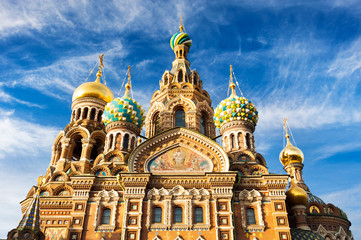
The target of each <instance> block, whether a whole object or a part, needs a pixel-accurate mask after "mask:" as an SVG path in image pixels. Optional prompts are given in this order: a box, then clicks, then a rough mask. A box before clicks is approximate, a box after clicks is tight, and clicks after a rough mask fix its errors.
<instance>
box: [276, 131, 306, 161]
mask: <svg viewBox="0 0 361 240" xmlns="http://www.w3.org/2000/svg"><path fill="white" fill-rule="evenodd" d="M286 138H287V145H286V147H285V148H284V149H283V150H282V151H281V153H280V161H281V163H282V165H283V166H285V165H288V164H290V163H303V159H304V157H303V152H302V151H301V149H299V148H298V147H295V146H293V145H292V143H291V142H290V136H289V135H288V134H287V135H286Z"/></svg>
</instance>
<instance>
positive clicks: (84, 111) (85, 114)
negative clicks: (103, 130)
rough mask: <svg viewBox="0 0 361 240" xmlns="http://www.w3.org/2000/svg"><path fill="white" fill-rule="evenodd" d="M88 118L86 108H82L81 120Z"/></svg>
mask: <svg viewBox="0 0 361 240" xmlns="http://www.w3.org/2000/svg"><path fill="white" fill-rule="evenodd" d="M87 117H88V108H84V110H83V119H86V118H87Z"/></svg>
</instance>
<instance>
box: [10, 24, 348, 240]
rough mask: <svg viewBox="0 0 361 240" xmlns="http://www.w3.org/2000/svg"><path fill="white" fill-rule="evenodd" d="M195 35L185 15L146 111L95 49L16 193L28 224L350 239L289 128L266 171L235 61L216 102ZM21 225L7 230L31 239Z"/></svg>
mask: <svg viewBox="0 0 361 240" xmlns="http://www.w3.org/2000/svg"><path fill="white" fill-rule="evenodd" d="M191 45H192V41H191V39H190V37H189V36H188V34H186V33H185V32H184V29H183V26H182V25H181V26H180V31H179V32H178V33H176V34H174V35H173V37H172V38H171V48H172V49H173V51H174V54H175V60H174V61H173V63H172V69H171V70H170V71H168V70H167V71H165V72H164V74H163V75H162V77H161V80H160V81H159V90H157V91H156V92H155V93H154V94H153V96H152V98H151V106H150V108H149V109H148V111H147V112H145V111H144V110H143V109H142V107H141V106H140V105H139V103H138V102H136V101H135V100H134V99H133V98H132V97H131V93H130V89H131V80H132V79H131V71H130V68H129V74H128V83H127V84H126V86H125V87H126V92H125V94H124V96H123V97H122V98H114V96H113V93H112V91H111V90H110V89H109V88H108V87H107V86H105V85H104V84H102V83H101V82H100V79H101V75H102V67H103V66H102V57H103V56H101V58H100V60H101V61H100V66H99V71H98V74H97V79H96V80H95V82H88V83H84V84H82V85H81V86H79V87H78V88H77V89H76V90H75V92H74V94H73V102H72V105H71V108H72V114H71V117H70V123H69V124H68V125H67V126H66V127H65V129H64V130H63V131H61V132H60V133H59V134H58V135H57V137H56V139H55V141H54V144H53V147H52V158H51V161H50V166H49V167H48V169H47V171H46V174H45V175H44V180H43V181H42V183H41V184H39V186H38V187H33V188H32V189H31V190H30V192H29V194H28V195H27V197H26V199H25V200H23V201H22V202H21V208H22V211H23V212H24V213H26V212H28V211H27V210H28V209H33V208H34V202H36V201H34V199H37V202H38V208H40V209H38V211H39V217H37V218H34V221H38V223H39V224H38V225H36V224H34V226H38V227H32V229H35V228H37V229H38V230H41V232H42V233H44V235H45V239H74V240H80V239H87V240H88V239H89V240H92V239H94V240H99V239H124V240H126V239H127V240H128V239H129V240H133V239H134V240H135V239H137V240H143V239H150V240H168V239H169V240H180V239H184V240H202V239H203V240H215V239H220V240H231V239H240V240H243V239H253V240H256V239H270V240H271V239H277V240H289V239H329V240H330V239H339V240H341V239H342V240H351V239H353V237H352V233H351V232H350V230H349V227H350V225H351V223H350V222H349V221H348V220H347V216H346V214H345V213H344V212H343V211H342V210H341V209H339V208H337V207H335V206H333V205H332V204H325V203H324V202H323V201H322V200H321V199H320V198H318V197H316V196H315V195H313V194H312V193H311V192H310V190H309V189H308V187H307V185H306V183H305V182H304V180H303V178H302V168H303V153H302V151H301V150H300V149H298V148H296V147H294V146H293V145H292V144H291V143H290V141H289V137H288V135H287V136H286V137H287V141H288V144H287V146H286V147H285V149H284V150H283V151H282V152H281V154H280V160H281V162H282V164H283V165H284V169H285V174H274V173H270V172H269V171H268V168H267V162H266V160H265V159H264V158H263V156H262V155H261V154H260V153H258V152H257V151H256V147H255V146H256V144H255V139H254V135H253V133H254V131H255V128H256V125H257V121H258V111H257V108H256V106H255V105H254V104H253V103H252V102H251V101H250V100H249V99H246V98H244V97H243V96H242V97H239V96H237V94H236V91H235V87H236V86H235V84H234V83H233V75H232V70H231V74H230V86H229V87H230V89H231V91H232V92H231V95H230V96H229V97H228V98H227V99H225V100H223V101H222V102H221V103H220V104H219V105H218V107H217V108H216V109H215V110H214V109H213V108H212V106H211V103H212V101H211V98H210V96H209V94H208V92H207V91H206V90H205V89H203V85H202V80H201V77H200V75H199V74H198V72H197V71H196V70H191V66H190V62H189V61H188V59H187V55H188V53H189V50H190V47H191ZM143 126H145V136H140V134H141V129H142V127H143ZM285 127H286V130H287V126H286V124H285ZM216 128H218V129H219V130H220V134H221V135H220V136H216ZM218 137H220V138H221V141H220V142H221V144H218V143H217V142H216V139H217V138H218ZM290 177H291V183H290V187H289V189H288V190H287V186H288V182H289V181H288V180H289V178H290ZM29 214H31V213H29ZM26 216H28V215H27V214H24V217H26ZM27 219H29V217H27ZM30 219H33V218H32V217H30ZM29 226H30V225H29ZM28 228H29V227H28ZM24 229H27V226H25V225H21V224H20V225H19V227H18V228H17V230H13V231H12V232H9V236H8V239H28V238H25V237H24V236H25V235H24V234H23V232H21V231H24ZM29 229H30V228H29ZM23 235H24V236H23ZM36 236H38V235H36ZM36 239H42V235H40V234H39V237H37V238H36Z"/></svg>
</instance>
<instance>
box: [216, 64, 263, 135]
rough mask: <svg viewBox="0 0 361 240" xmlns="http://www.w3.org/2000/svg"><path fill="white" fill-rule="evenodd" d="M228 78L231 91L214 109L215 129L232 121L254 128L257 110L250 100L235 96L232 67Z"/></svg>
mask: <svg viewBox="0 0 361 240" xmlns="http://www.w3.org/2000/svg"><path fill="white" fill-rule="evenodd" d="M230 77H231V83H230V85H229V87H230V88H231V89H232V94H231V96H230V97H228V98H226V99H224V100H223V101H222V102H221V103H220V104H218V106H217V108H216V111H215V114H214V117H213V119H214V123H215V124H216V127H217V128H221V127H222V126H223V125H224V124H226V123H228V122H232V121H247V122H250V123H252V124H253V125H254V126H256V125H257V122H258V111H257V108H256V106H255V105H254V104H253V103H252V102H251V101H250V100H248V99H246V98H244V97H238V96H237V95H236V91H235V88H236V85H235V84H234V83H233V76H232V66H231V75H230Z"/></svg>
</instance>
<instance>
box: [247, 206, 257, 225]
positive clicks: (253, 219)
mask: <svg viewBox="0 0 361 240" xmlns="http://www.w3.org/2000/svg"><path fill="white" fill-rule="evenodd" d="M247 223H248V224H256V216H255V214H254V209H253V208H247Z"/></svg>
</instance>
